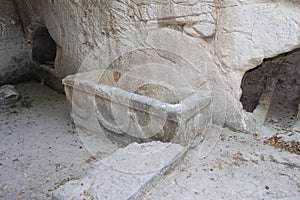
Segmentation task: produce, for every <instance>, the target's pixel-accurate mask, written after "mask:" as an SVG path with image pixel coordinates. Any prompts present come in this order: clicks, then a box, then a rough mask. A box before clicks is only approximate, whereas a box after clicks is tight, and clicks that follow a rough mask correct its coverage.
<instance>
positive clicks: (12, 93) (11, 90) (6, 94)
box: [0, 85, 19, 106]
mask: <svg viewBox="0 0 300 200" xmlns="http://www.w3.org/2000/svg"><path fill="white" fill-rule="evenodd" d="M18 98H19V94H18V92H17V90H16V89H15V87H14V86H13V85H2V86H1V87H0V106H2V105H8V104H11V103H15V102H16V101H18Z"/></svg>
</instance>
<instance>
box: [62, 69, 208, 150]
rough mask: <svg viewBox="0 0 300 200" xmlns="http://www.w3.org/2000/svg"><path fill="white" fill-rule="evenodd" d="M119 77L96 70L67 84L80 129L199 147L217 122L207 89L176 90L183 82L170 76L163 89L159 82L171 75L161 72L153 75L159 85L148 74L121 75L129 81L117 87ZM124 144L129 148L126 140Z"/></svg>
mask: <svg viewBox="0 0 300 200" xmlns="http://www.w3.org/2000/svg"><path fill="white" fill-rule="evenodd" d="M144 70H146V71H147V68H145V69H143V71H144ZM151 70H152V72H153V68H151ZM159 70H161V69H159ZM115 72H116V71H113V70H105V71H103V70H94V71H91V72H84V73H77V74H76V75H70V76H67V77H66V78H65V79H64V80H63V83H64V85H65V87H66V89H65V91H66V95H67V98H68V100H69V104H70V106H71V115H72V117H73V119H74V122H75V124H76V125H77V126H79V127H82V128H85V129H86V130H90V131H94V132H107V131H105V130H103V128H104V129H106V130H109V132H108V133H107V135H110V137H116V136H120V137H121V136H126V137H128V136H129V137H130V138H132V137H133V138H132V140H133V141H138V142H140V141H149V140H150V141H151V140H160V141H163V142H174V143H178V144H181V145H183V146H195V145H197V144H199V143H201V142H202V141H203V139H204V137H205V134H206V130H207V128H208V127H209V126H210V124H211V119H212V112H211V108H212V106H211V96H210V94H209V92H208V91H207V90H203V89H202V90H192V89H189V88H188V89H186V88H182V87H179V86H180V85H177V84H175V85H171V84H172V83H176V82H177V81H178V77H176V76H170V77H168V79H167V80H169V83H167V82H165V83H164V84H161V83H160V82H159V81H162V80H164V78H162V77H161V76H160V75H163V76H166V75H165V73H163V74H160V73H158V72H154V73H153V76H154V77H155V78H157V77H158V79H159V80H155V79H151V78H153V77H151V75H150V73H147V72H145V73H146V74H148V76H143V74H137V73H134V72H131V73H129V72H127V73H124V74H123V73H121V72H119V74H120V77H121V78H123V79H124V80H123V82H122V81H121V80H122V79H120V80H119V82H114V80H113V79H112V78H113V77H114V76H113V75H114V74H115ZM146 74H145V75H146ZM172 77H173V79H172ZM175 77H176V78H175ZM99 79H100V80H99ZM165 81H166V80H165ZM120 82H121V83H120ZM149 83H151V84H150V85H149ZM112 86H113V87H112ZM140 86H142V87H140ZM145 86H147V87H146V88H144V87H145ZM145 89H146V91H145ZM162 98H163V99H162ZM175 100H176V101H175ZM172 101H174V102H172ZM97 123H99V124H97ZM99 125H101V127H102V128H101V127H100V126H99ZM122 140H123V141H122V142H123V143H124V142H125V140H126V139H125V138H122ZM127 140H128V139H127ZM113 141H114V140H113ZM129 141H130V140H129Z"/></svg>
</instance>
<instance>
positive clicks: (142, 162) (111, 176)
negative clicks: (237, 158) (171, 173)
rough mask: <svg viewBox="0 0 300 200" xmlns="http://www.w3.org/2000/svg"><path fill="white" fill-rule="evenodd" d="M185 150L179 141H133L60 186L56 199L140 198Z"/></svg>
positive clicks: (55, 194) (54, 195)
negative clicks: (176, 142) (79, 178)
mask: <svg viewBox="0 0 300 200" xmlns="http://www.w3.org/2000/svg"><path fill="white" fill-rule="evenodd" d="M185 152H186V148H184V147H182V146H180V145H178V144H172V143H162V142H150V143H142V144H138V143H132V144H130V145H128V146H127V147H125V148H123V149H119V150H117V151H116V152H115V153H114V154H112V155H111V156H109V157H108V158H105V159H103V160H101V161H99V162H97V163H96V164H95V166H94V169H92V170H91V171H89V172H88V174H87V175H86V176H85V177H84V178H82V179H81V180H79V181H70V182H68V183H67V184H65V185H63V186H61V187H60V188H58V189H57V190H56V191H54V193H53V196H52V199H53V200H80V199H82V200H83V199H93V198H94V199H114V200H118V199H119V200H121V199H137V198H138V197H140V195H142V194H144V193H145V191H148V190H149V189H150V188H151V186H153V185H154V184H155V183H156V182H157V181H159V180H160V179H161V178H162V176H163V174H164V173H165V172H167V171H168V170H169V169H170V168H171V167H172V166H173V164H174V163H175V161H177V160H178V159H179V158H180V157H181V156H183V155H184V153H185Z"/></svg>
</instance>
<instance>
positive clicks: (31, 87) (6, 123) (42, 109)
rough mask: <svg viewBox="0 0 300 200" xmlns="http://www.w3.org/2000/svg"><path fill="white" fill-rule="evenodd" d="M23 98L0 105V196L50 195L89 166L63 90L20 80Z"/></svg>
mask: <svg viewBox="0 0 300 200" xmlns="http://www.w3.org/2000/svg"><path fill="white" fill-rule="evenodd" d="M16 88H17V90H18V91H19V92H20V94H21V98H20V100H19V101H18V102H17V103H16V104H14V105H11V106H9V107H0V199H8V200H13V199H26V200H27V199H42V200H44V199H50V198H51V191H52V190H53V189H54V188H55V187H57V186H58V185H59V184H61V183H63V182H64V181H65V180H69V179H75V178H79V177H82V176H83V175H84V174H85V172H86V169H87V168H89V167H90V164H89V161H90V160H92V159H90V154H89V153H88V152H87V151H86V149H85V148H84V146H83V145H82V143H81V140H80V139H79V137H78V135H77V134H75V130H74V127H73V126H72V124H71V123H70V121H71V120H70V117H69V113H68V107H67V105H66V99H65V96H64V95H61V94H58V93H57V92H55V91H53V90H51V89H49V88H48V87H46V86H44V85H41V84H39V83H25V84H20V85H16Z"/></svg>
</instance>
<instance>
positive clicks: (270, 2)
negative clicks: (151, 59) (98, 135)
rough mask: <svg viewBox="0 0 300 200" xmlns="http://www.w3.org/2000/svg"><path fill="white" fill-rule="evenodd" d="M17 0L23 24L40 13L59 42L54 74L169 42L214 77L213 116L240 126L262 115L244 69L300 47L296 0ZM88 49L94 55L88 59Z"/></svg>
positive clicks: (205, 75)
mask: <svg viewBox="0 0 300 200" xmlns="http://www.w3.org/2000/svg"><path fill="white" fill-rule="evenodd" d="M16 2H17V5H18V8H19V10H20V16H21V18H22V21H23V26H24V27H25V32H26V27H27V26H28V25H30V22H31V21H32V20H35V19H41V21H43V23H44V26H45V27H46V28H47V29H48V31H49V33H50V35H51V37H52V38H53V40H54V41H55V43H56V45H57V56H56V59H55V68H53V69H51V70H48V73H50V74H52V77H55V78H54V79H51V80H52V81H57V82H58V83H60V80H61V78H63V77H65V76H66V75H69V74H73V73H76V72H78V71H83V70H90V69H93V68H99V67H105V66H107V65H108V64H109V63H111V62H112V61H113V60H115V59H116V57H117V56H118V55H122V53H126V52H128V51H135V50H136V49H140V48H159V49H164V50H167V51H169V52H173V53H174V54H173V55H179V56H180V57H181V58H183V59H185V60H187V61H188V62H189V63H190V64H191V66H193V67H194V68H195V69H197V70H198V71H199V73H200V74H202V75H203V77H202V78H205V79H206V81H207V82H209V89H210V90H211V92H212V94H213V104H214V106H213V107H214V111H213V112H214V115H213V116H214V121H215V122H216V123H219V124H223V123H225V124H226V125H227V126H228V127H231V128H233V129H237V130H242V131H253V130H255V129H256V128H257V127H256V124H257V120H258V118H257V116H256V115H255V114H254V113H248V112H246V111H245V110H243V106H242V104H241V102H240V97H241V94H242V90H241V82H242V78H243V76H244V74H245V73H246V71H247V70H249V69H252V68H255V67H256V66H258V65H259V64H261V63H262V61H263V60H264V59H266V58H271V57H275V56H277V55H279V54H282V53H286V52H289V51H292V50H293V49H296V48H299V47H300V2H299V1H298V0H230V1H220V0H199V1H190V0H172V1H171V0H167V1H157V0H151V1H146V0H133V1H132V0H124V1H117V0H109V1H108V0H86V1H84V0H70V1H56V0H43V1H40V0H27V1H22V0H16ZM96 49H97V50H98V51H97V52H96ZM95 52H96V53H95ZM87 57H91V58H93V59H94V61H95V62H93V61H89V62H84V61H85V60H86V58H87ZM161 57H162V58H163V59H166V60H167V61H170V62H174V60H176V59H173V58H172V56H170V55H163V56H161ZM136 59H139V58H136ZM140 59H142V57H141V58H140ZM82 63H85V64H84V66H83V65H82ZM128 64H129V65H130V63H128ZM50 82H51V81H50ZM200 82H201V81H200V80H199V84H200Z"/></svg>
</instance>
